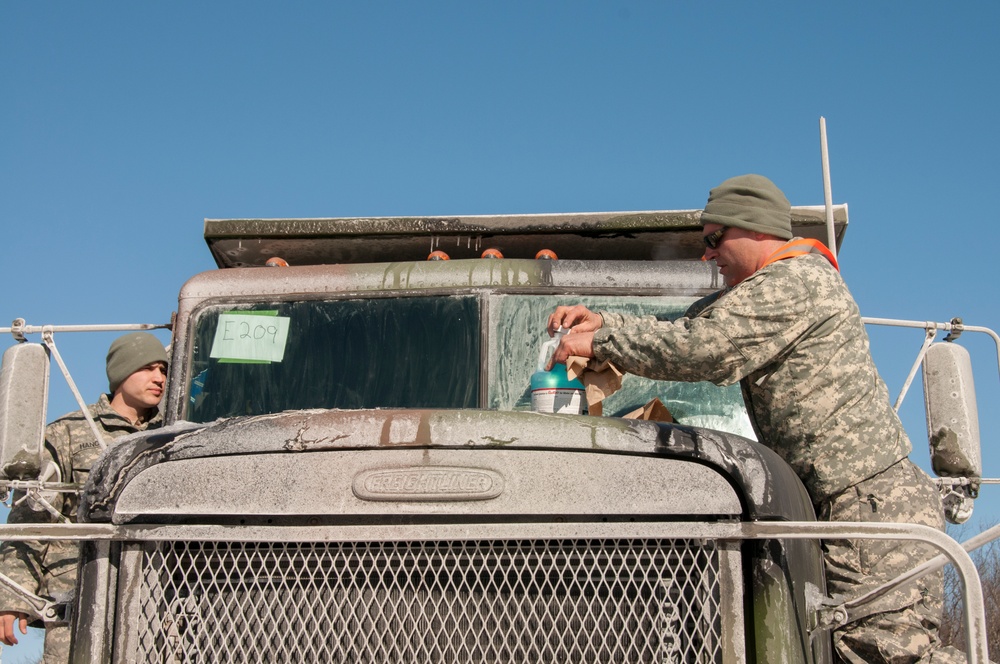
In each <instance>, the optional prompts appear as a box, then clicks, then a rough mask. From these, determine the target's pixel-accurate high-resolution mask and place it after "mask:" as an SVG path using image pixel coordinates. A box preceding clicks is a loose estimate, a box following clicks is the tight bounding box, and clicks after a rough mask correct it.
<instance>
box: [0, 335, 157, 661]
mask: <svg viewBox="0 0 1000 664" xmlns="http://www.w3.org/2000/svg"><path fill="white" fill-rule="evenodd" d="M166 371H167V355H166V352H165V351H164V348H163V344H161V343H160V342H159V341H158V340H157V339H156V337H154V336H153V335H151V334H148V333H146V332H136V333H133V334H127V335H125V336H123V337H120V338H118V339H116V340H115V341H114V343H112V344H111V348H110V349H109V350H108V358H107V374H108V384H109V387H110V389H111V393H110V394H102V395H101V398H100V399H99V400H98V401H97V403H95V404H93V405H91V406H89V407H88V408H89V410H90V415H91V417H92V418H93V420H94V423H95V424H96V425H97V428H98V429H99V430H100V432H101V436H102V437H103V438H104V442H105V443H106V444H112V443H113V441H114V439H116V438H120V437H122V436H125V435H127V434H130V433H135V432H136V431H142V430H145V429H149V428H153V427H157V426H159V425H160V424H162V421H163V418H162V415H161V414H160V410H159V408H158V406H159V403H160V399H161V398H162V396H163V391H164V387H165V383H166ZM100 454H101V445H100V444H99V443H98V442H97V440H95V438H94V431H93V429H91V427H90V425H89V424H88V422H87V420H86V418H85V417H84V415H83V412H82V411H77V412H75V413H70V414H69V415H65V416H63V417H60V418H59V419H58V420H56V421H55V422H53V423H52V424H50V425H49V426H48V427H47V428H46V429H45V448H44V453H43V455H42V456H43V459H42V464H43V467H45V466H46V465H47V462H51V463H52V465H51V466H50V467H51V468H56V469H58V472H57V473H50V477H49V480H50V481H53V482H60V481H61V482H74V483H78V484H80V485H83V483H84V482H86V481H87V476H88V475H89V474H90V469H91V467H92V465H93V463H94V462H95V461H96V460H97V457H98V456H100ZM43 472H44V471H43ZM52 496H54V497H52V498H50V500H49V502H50V504H51V505H52V506H53V507H54V508H55V510H56V511H58V512H59V513H60V514H62V516H63V517H65V519H66V520H68V521H70V522H75V521H76V519H77V516H76V511H77V505H78V498H77V496H76V495H75V494H64V493H55V494H52ZM20 497H21V496H20V495H18V494H15V500H17V499H19V498H20ZM32 507H33V506H32V505H31V504H30V502H29V501H24V502H21V503H20V504H17V505H15V506H14V507H13V509H11V512H10V516H9V517H8V519H7V522H8V523H51V522H55V521H56V518H55V517H54V516H53V515H52V514H51V513H50V512H49V511H47V510H45V509H44V508H43V507H42V506H41V505H35V507H37V508H38V509H37V510H36V509H32ZM78 557H79V548H78V545H77V544H76V542H72V541H69V542H9V543H4V544H3V545H2V546H0V570H2V571H3V573H4V574H6V575H7V576H9V577H10V578H12V579H13V580H14V581H16V582H17V583H19V584H20V585H21V586H22V587H24V588H26V589H27V590H29V591H31V592H32V593H34V594H36V595H39V596H41V597H45V598H47V599H50V600H56V601H64V600H66V599H67V598H68V597H69V596H70V595H71V594H72V593H73V590H74V588H75V586H76V572H77V558H78ZM37 618H38V616H37V615H35V614H34V612H33V610H32V609H31V608H30V606H29V605H28V604H27V603H25V602H24V600H22V599H20V598H19V597H17V596H16V595H14V594H13V593H10V592H9V591H7V590H5V589H0V642H2V643H3V644H5V645H14V644H16V643H17V632H18V631H19V632H20V633H21V634H25V633H27V625H28V622H29V621H31V620H35V619H37ZM69 655H70V630H69V627H68V626H66V625H59V626H52V627H49V628H47V629H46V631H45V656H44V662H45V664H56V663H58V664H63V663H65V662H68V661H69Z"/></svg>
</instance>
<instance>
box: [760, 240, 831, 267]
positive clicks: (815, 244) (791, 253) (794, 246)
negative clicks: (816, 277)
mask: <svg viewBox="0 0 1000 664" xmlns="http://www.w3.org/2000/svg"><path fill="white" fill-rule="evenodd" d="M806 254H820V255H822V256H823V257H824V258H826V260H828V261H830V265H832V266H833V267H834V269H836V270H837V272H840V266H839V265H837V258H836V257H835V256H834V255H833V252H831V251H830V250H829V249H827V248H826V245H825V244H823V243H822V242H820V241H819V240H814V239H812V238H799V239H798V240H794V241H792V242H789V243H787V244H785V245H784V246H782V247H781V248H779V249H778V250H777V251H776V252H774V253H773V254H771V255H770V256H768V258H767V260H766V261H764V265H761V267H765V266H767V265H770V264H771V263H777V262H778V261H781V260H785V259H786V258H795V257H796V256H805V255H806Z"/></svg>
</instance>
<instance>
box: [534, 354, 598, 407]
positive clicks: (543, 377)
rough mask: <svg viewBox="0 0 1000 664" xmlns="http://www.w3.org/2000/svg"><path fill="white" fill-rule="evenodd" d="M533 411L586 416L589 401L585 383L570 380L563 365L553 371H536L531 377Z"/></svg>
mask: <svg viewBox="0 0 1000 664" xmlns="http://www.w3.org/2000/svg"><path fill="white" fill-rule="evenodd" d="M531 410H533V411H535V412H536V413H564V414H567V415H585V414H586V413H587V399H586V396H585V390H584V387H583V383H581V382H580V381H579V380H576V379H573V380H570V378H569V376H567V375H566V366H565V365H563V364H557V365H555V366H554V367H552V371H536V372H535V373H533V374H532V375H531Z"/></svg>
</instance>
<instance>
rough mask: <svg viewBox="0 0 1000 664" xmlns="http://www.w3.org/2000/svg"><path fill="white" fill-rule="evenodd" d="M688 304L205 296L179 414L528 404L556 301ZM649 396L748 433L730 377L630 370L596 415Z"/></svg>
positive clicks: (660, 307) (199, 418) (657, 308)
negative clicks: (208, 301)
mask: <svg viewBox="0 0 1000 664" xmlns="http://www.w3.org/2000/svg"><path fill="white" fill-rule="evenodd" d="M690 302H691V298H681V297H668V296H659V297H647V296H643V297H627V296H620V295H615V296H579V295H572V296H565V295H562V296H551V295H538V294H531V295H527V294H504V293H487V294H485V295H473V294H470V295H461V296H449V295H441V296H421V297H381V298H379V297H368V298H365V299H342V300H327V301H321V300H315V301H299V302H272V303H255V304H229V305H212V306H208V307H205V308H204V309H202V310H201V311H200V313H199V314H198V315H197V317H196V319H195V334H194V339H195V342H194V348H193V352H192V366H191V371H190V374H189V375H191V376H192V377H193V378H192V379H191V380H190V383H189V398H190V401H189V404H188V412H187V419H188V420H191V421H194V422H209V421H212V420H215V419H217V418H220V417H234V416H238V415H262V414H266V413H277V412H281V411H285V410H299V409H308V408H341V409H359V408H479V407H485V408H490V409H494V410H529V409H530V408H531V392H530V389H529V385H530V379H531V374H532V373H533V372H534V371H535V370H536V368H537V362H538V352H539V349H540V346H541V344H542V342H543V341H546V340H548V336H547V335H546V333H545V323H546V320H547V319H548V316H549V314H550V313H551V312H552V310H553V309H555V308H556V307H557V306H559V305H562V304H577V303H583V304H585V305H587V306H588V307H590V308H591V309H592V310H595V311H597V310H607V311H617V312H622V313H628V314H635V315H652V316H655V317H656V318H659V319H662V320H668V319H674V318H677V317H678V316H681V315H682V314H683V313H684V311H685V310H686V309H687V306H688V305H689V304H690ZM484 311H485V312H486V313H483V312H484ZM484 326H485V328H486V329H485V333H484V331H483V328H484ZM481 339H485V340H486V343H487V347H486V352H485V356H484V354H483V353H482V352H481V348H480V344H481V341H480V340H481ZM484 379H485V381H486V400H485V402H484V403H481V400H480V383H481V382H482V381H483V380H484ZM654 398H658V399H660V401H661V402H662V403H663V404H664V405H665V406H666V407H667V409H668V410H669V411H670V412H671V414H672V415H673V417H674V418H675V419H676V421H678V422H679V423H681V424H686V425H690V426H699V427H706V428H710V429H716V430H719V431H728V432H730V433H735V434H739V435H742V436H746V437H748V438H753V437H754V434H753V429H752V427H751V425H750V422H749V419H748V417H747V414H746V410H745V409H744V407H743V398H742V395H741V393H740V390H739V387H738V386H731V387H728V388H721V387H717V386H715V385H712V384H711V383H679V382H670V381H655V380H649V379H646V378H640V377H638V376H631V375H629V376H626V377H625V379H624V381H623V385H622V388H621V390H619V391H618V392H616V393H615V394H613V395H611V396H610V397H609V398H608V399H607V400H606V401H605V402H604V414H605V415H609V416H621V415H625V414H627V413H629V412H632V411H633V410H635V409H637V408H640V407H642V406H643V405H644V404H646V403H647V402H649V401H650V400H651V399H654Z"/></svg>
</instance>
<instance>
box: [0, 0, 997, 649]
mask: <svg viewBox="0 0 1000 664" xmlns="http://www.w3.org/2000/svg"><path fill="white" fill-rule="evenodd" d="M998 26H1000V3H997V2H993V1H970V2H962V3H940V2H925V1H916V2H907V3H900V2H841V3H793V2H768V3H760V2H753V3H749V2H704V3H696V2H611V1H603V2H594V1H587V0H574V1H562V2H543V1H537V0H536V1H533V2H517V1H507V2H432V1H429V2H420V3H416V2H412V3H411V2H378V1H371V2H365V3H348V2H340V3H323V2H293V3H277V2H251V1H241V2H211V3H194V2H169V3H168V2H160V3H131V2H101V3H61V2H45V3H39V2H3V3H0V220H2V223H3V235H2V237H3V240H2V242H3V244H2V246H3V249H4V254H5V261H4V270H5V277H4V278H3V285H2V286H0V293H2V295H0V325H7V324H9V323H8V321H10V320H12V319H13V318H15V317H24V318H26V319H27V321H28V322H29V323H32V324H70V323H74V324H77V323H79V324H82V323H122V322H166V321H167V320H169V317H170V312H171V311H172V310H173V309H174V308H175V306H176V296H177V291H178V289H179V288H180V286H181V284H182V283H183V282H184V280H185V279H186V278H187V277H188V276H190V275H192V274H193V273H195V272H199V271H202V270H207V269H211V268H212V267H213V266H214V264H213V262H212V260H211V258H210V256H209V253H208V251H207V249H206V248H205V246H204V242H203V240H202V237H201V232H202V220H203V218H205V217H329V216H352V215H419V214H490V213H517V212H565V211H608V210H647V209H685V208H698V207H701V206H702V205H703V204H704V202H705V198H706V196H707V192H708V190H709V189H710V188H711V187H713V186H715V185H716V184H718V183H719V182H721V181H722V180H723V179H725V178H727V177H730V176H733V175H738V174H742V173H747V172H759V173H763V174H765V175H767V176H769V177H770V178H772V179H773V180H774V181H775V182H776V183H777V184H778V185H779V186H780V187H782V188H783V189H784V191H785V193H786V194H787V195H788V197H789V199H790V200H791V201H792V203H793V204H796V205H818V204H822V202H823V189H822V175H821V170H820V147H819V146H820V143H819V130H818V123H819V118H820V116H825V117H826V119H827V124H828V132H829V141H830V161H831V166H832V182H833V195H834V200H835V202H838V203H842V202H846V203H848V204H849V205H850V214H851V227H850V229H849V231H848V233H847V237H846V241H845V245H844V247H843V253H842V268H843V273H844V276H845V278H846V279H847V282H848V284H849V286H850V287H851V290H852V291H853V293H854V295H855V297H856V298H857V300H858V302H859V303H860V305H861V310H862V312H863V313H864V314H865V315H868V316H881V317H896V318H906V319H919V320H940V321H946V320H948V319H950V318H951V317H952V316H962V317H963V318H964V319H965V321H966V322H967V323H968V324H971V325H984V326H989V327H992V328H994V329H995V328H1000V314H998V311H997V301H998V297H997V295H996V292H995V290H994V287H995V284H996V283H997V281H998V280H997V277H998V273H1000V268H998V266H997V251H996V248H997V246H1000V230H998V227H1000V223H998V213H997V208H996V206H997V199H998V196H997V192H998V186H997V183H998V180H1000V168H998V165H997V164H998V161H997V155H998V154H1000V138H998V133H997V129H996V126H997V123H996V119H995V115H996V110H997V108H998V107H1000V95H998V83H997V76H998V73H997V70H998V64H1000V39H997V28H998ZM113 337H114V335H110V334H108V335H100V334H95V335H69V334H67V335H63V336H61V337H58V338H57V340H58V342H59V346H60V348H61V350H62V352H63V355H64V356H65V357H66V359H67V362H68V363H69V365H70V368H71V370H72V371H73V372H74V375H75V377H76V379H77V381H78V383H79V385H80V388H81V390H82V392H83V393H84V395H85V396H86V398H87V399H88V400H90V401H92V400H93V399H94V398H96V396H97V394H99V392H100V391H101V390H102V389H106V384H105V382H104V377H103V373H104V368H103V364H104V353H105V352H106V349H107V346H108V344H109V343H110V341H111V339H112V338H113ZM872 337H873V350H874V354H875V358H876V361H877V363H878V364H879V366H880V368H881V370H882V373H883V375H884V376H885V378H886V380H887V382H888V384H889V388H890V392H892V394H893V396H895V394H896V393H898V391H899V388H900V386H901V385H902V382H903V379H904V378H905V375H906V372H907V371H908V369H909V366H910V364H911V362H912V359H913V357H914V355H915V353H916V351H917V349H918V348H919V346H920V343H921V340H922V333H921V332H920V331H912V330H911V331H904V332H898V331H896V332H882V331H873V333H872ZM164 338H166V337H164ZM962 341H963V342H965V345H966V346H967V347H968V348H970V350H971V351H972V353H973V357H974V360H975V362H976V364H975V366H976V371H977V380H978V386H979V388H980V389H979V392H980V404H979V405H980V416H981V426H982V429H983V438H984V448H985V449H984V458H985V467H986V474H987V475H994V476H996V475H1000V458H998V454H1000V452H998V451H997V450H996V432H997V430H998V425H1000V419H998V418H1000V416H998V410H1000V408H998V406H1000V380H998V374H997V358H996V348H995V346H994V345H993V343H992V341H989V340H988V339H986V338H985V337H984V338H982V339H976V338H974V337H973V336H972V335H969V336H968V337H967V338H966V337H963V340H962ZM11 343H12V340H11V339H10V338H9V337H8V338H7V339H5V340H3V342H2V345H0V348H3V347H6V346H8V345H10V344H11ZM52 395H53V403H52V404H51V406H50V412H49V415H50V418H52V417H55V416H57V415H59V414H61V413H64V412H67V411H70V410H73V409H75V407H76V406H75V405H74V404H73V402H72V398H71V396H70V395H69V391H68V390H66V389H65V388H64V387H63V381H62V378H61V377H60V376H59V375H58V374H55V375H54V376H53V388H52ZM922 413H923V410H922V402H921V398H920V393H919V391H916V392H914V393H912V395H911V397H910V398H909V400H908V401H907V403H906V404H905V405H904V409H903V412H902V414H903V417H904V422H905V424H906V425H907V428H908V430H909V432H910V435H911V437H912V439H913V441H914V445H915V447H916V451H915V454H914V458H915V459H917V461H918V462H919V463H921V465H923V466H924V467H927V465H928V464H927V461H926V459H927V454H926V443H925V440H926V432H925V426H924V423H923V414H922ZM998 516H1000V487H986V488H985V489H984V498H983V499H981V501H980V502H979V503H978V505H977V516H976V517H973V519H974V520H976V521H977V522H978V521H980V520H981V519H984V518H985V519H989V520H991V521H995V520H996V519H997V517H998ZM32 647H34V648H36V649H37V643H35V644H34V645H32V646H30V647H29V648H18V649H17V650H14V651H10V652H8V653H4V661H5V662H7V661H16V658H18V657H22V656H27V655H28V654H29V653H30V652H31V648H32ZM9 658H10V659H9Z"/></svg>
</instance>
